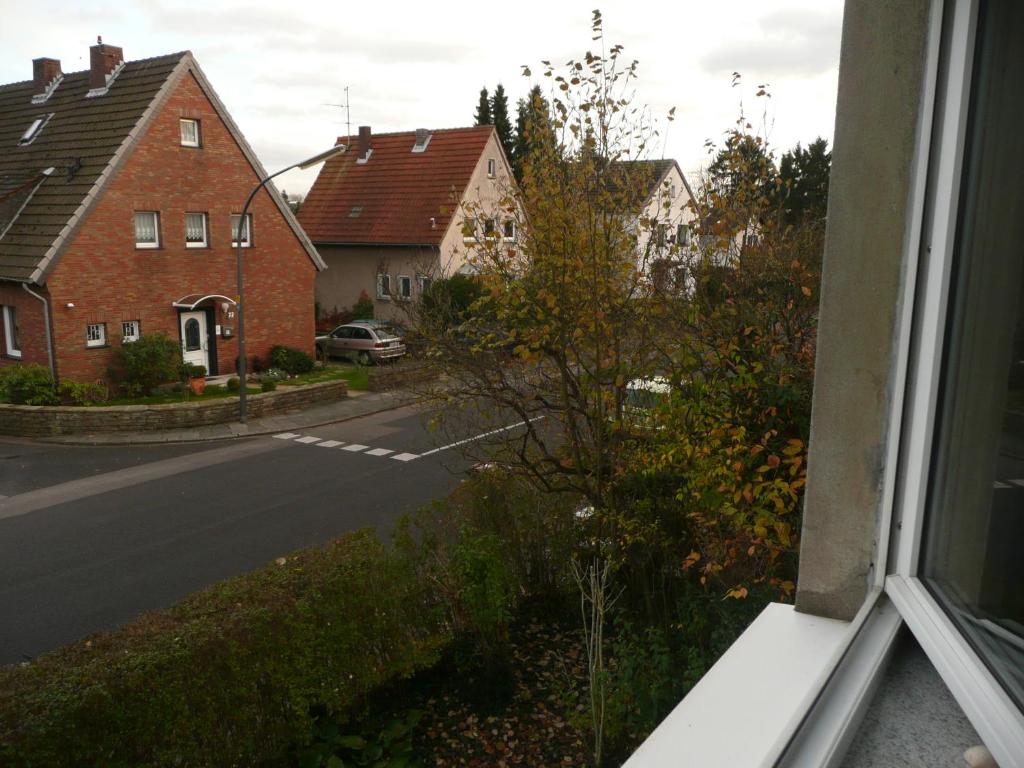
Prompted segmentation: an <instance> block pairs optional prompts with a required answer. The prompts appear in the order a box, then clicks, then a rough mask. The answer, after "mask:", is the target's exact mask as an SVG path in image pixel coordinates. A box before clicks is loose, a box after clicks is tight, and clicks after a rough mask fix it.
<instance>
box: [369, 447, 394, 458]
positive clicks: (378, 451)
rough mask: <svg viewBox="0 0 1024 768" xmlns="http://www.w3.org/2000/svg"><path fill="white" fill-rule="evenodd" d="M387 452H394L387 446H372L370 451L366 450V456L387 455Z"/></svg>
mask: <svg viewBox="0 0 1024 768" xmlns="http://www.w3.org/2000/svg"><path fill="white" fill-rule="evenodd" d="M389 453H394V451H392V450H391V449H389V448H374V449H373V450H372V451H367V452H366V455H367V456H387V455H388V454H389Z"/></svg>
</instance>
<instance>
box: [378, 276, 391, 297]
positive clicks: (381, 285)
mask: <svg viewBox="0 0 1024 768" xmlns="http://www.w3.org/2000/svg"><path fill="white" fill-rule="evenodd" d="M390 295H391V275H377V296H378V297H380V298H383V297H385V296H390Z"/></svg>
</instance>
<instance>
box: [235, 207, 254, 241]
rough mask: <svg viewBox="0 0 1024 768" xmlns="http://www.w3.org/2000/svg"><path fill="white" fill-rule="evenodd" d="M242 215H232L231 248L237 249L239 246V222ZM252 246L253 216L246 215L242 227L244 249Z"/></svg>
mask: <svg viewBox="0 0 1024 768" xmlns="http://www.w3.org/2000/svg"><path fill="white" fill-rule="evenodd" d="M241 218H242V217H241V215H240V214H237V213H233V214H231V247H232V248H235V247H237V246H238V222H239V220H240V219H241ZM251 245H252V214H251V213H247V214H245V223H244V224H243V225H242V247H243V248H248V247H249V246H251Z"/></svg>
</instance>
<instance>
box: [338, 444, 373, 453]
mask: <svg viewBox="0 0 1024 768" xmlns="http://www.w3.org/2000/svg"><path fill="white" fill-rule="evenodd" d="M369 447H370V446H368V445H360V444H359V443H350V444H349V445H346V446H345V447H344V448H342V449H341V450H343V451H352V452H353V453H358V452H359V451H365V450H366V449H367V448H369Z"/></svg>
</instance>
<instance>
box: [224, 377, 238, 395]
mask: <svg viewBox="0 0 1024 768" xmlns="http://www.w3.org/2000/svg"><path fill="white" fill-rule="evenodd" d="M227 387H228V392H237V391H238V390H240V389H241V388H242V382H241V380H240V379H239V378H238V377H237V376H232V377H231V378H230V379H228V381H227Z"/></svg>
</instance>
